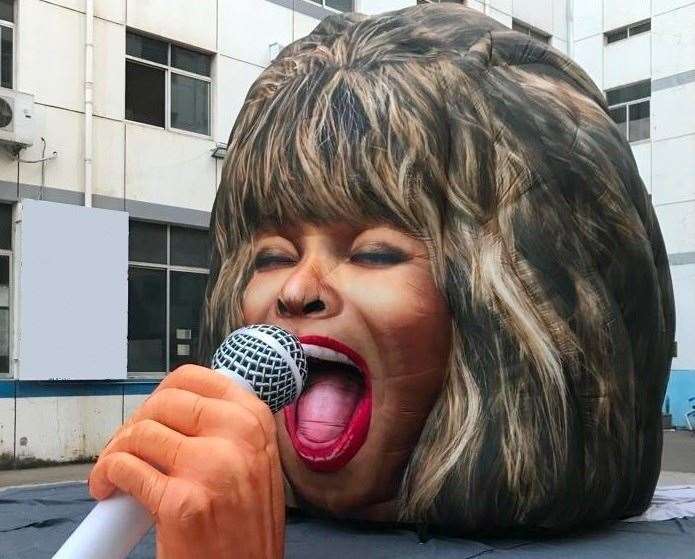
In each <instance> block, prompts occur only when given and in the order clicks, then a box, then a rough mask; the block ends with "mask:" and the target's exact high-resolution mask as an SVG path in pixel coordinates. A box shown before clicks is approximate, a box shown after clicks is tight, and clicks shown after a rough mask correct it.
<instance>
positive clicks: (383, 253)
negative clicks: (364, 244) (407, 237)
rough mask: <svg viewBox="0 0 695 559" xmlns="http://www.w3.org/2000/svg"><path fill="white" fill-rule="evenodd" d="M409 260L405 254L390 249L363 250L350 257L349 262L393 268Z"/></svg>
mask: <svg viewBox="0 0 695 559" xmlns="http://www.w3.org/2000/svg"><path fill="white" fill-rule="evenodd" d="M409 259H410V258H409V256H408V255H407V254H405V253H404V252H402V251H401V250H398V249H396V248H391V247H383V248H373V249H368V250H363V251H360V252H357V253H355V254H353V255H352V256H351V257H350V261H351V262H353V263H355V264H363V265H367V266H395V265H396V264H401V263H403V262H406V261H407V260H409Z"/></svg>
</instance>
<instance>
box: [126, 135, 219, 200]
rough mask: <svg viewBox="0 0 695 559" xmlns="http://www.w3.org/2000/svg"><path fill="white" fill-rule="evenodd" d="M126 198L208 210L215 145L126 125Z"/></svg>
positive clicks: (204, 140)
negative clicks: (212, 155)
mask: <svg viewBox="0 0 695 559" xmlns="http://www.w3.org/2000/svg"><path fill="white" fill-rule="evenodd" d="M125 133H126V155H125V157H126V188H127V190H126V195H127V197H128V199H131V200H139V201H142V202H153V203H156V204H165V205H168V206H178V207H182V208H192V209H196V210H203V211H210V210H211V208H212V203H213V201H214V198H215V192H216V185H215V162H214V160H213V158H212V157H211V154H212V150H213V149H214V147H215V143H214V142H213V141H212V140H206V139H202V138H197V137H195V136H190V135H188V134H180V133H175V132H167V131H166V130H163V129H161V128H156V127H154V126H148V125H146V124H139V123H131V122H128V123H127V124H126V131H125Z"/></svg>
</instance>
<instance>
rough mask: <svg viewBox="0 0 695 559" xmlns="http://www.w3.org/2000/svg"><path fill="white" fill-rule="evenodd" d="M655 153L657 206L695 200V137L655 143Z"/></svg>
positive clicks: (694, 289) (654, 194) (654, 171)
mask: <svg viewBox="0 0 695 559" xmlns="http://www.w3.org/2000/svg"><path fill="white" fill-rule="evenodd" d="M652 149H653V153H654V170H653V176H654V192H653V194H652V197H653V198H652V199H653V202H654V204H671V203H673V202H684V201H686V200H692V199H693V198H695V134H691V135H689V136H680V137H677V138H668V139H665V140H660V141H656V142H654V144H653V147H652ZM693 292H694V293H695V285H694V286H693Z"/></svg>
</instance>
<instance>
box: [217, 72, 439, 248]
mask: <svg viewBox="0 0 695 559" xmlns="http://www.w3.org/2000/svg"><path fill="white" fill-rule="evenodd" d="M273 77H274V74H273V73H270V75H269V76H268V79H272V78H273ZM396 78H398V80H399V81H401V80H405V76H396ZM402 87H403V86H402V85H401V86H400V87H398V88H396V87H393V88H389V87H388V85H387V84H385V83H384V81H383V80H378V81H375V80H373V78H370V76H368V75H366V74H364V73H362V72H359V71H354V70H352V69H350V68H346V67H337V66H328V67H323V68H321V69H320V70H318V71H313V72H311V73H308V74H306V75H300V76H295V77H294V78H293V79H290V80H286V81H285V83H283V84H282V85H281V86H280V85H275V86H273V87H270V86H269V85H268V84H267V83H264V79H263V77H262V78H261V79H260V80H259V82H257V83H256V84H255V85H254V88H252V90H251V93H250V94H249V98H248V99H247V102H246V105H245V111H242V115H240V118H239V121H238V122H237V126H236V127H235V130H234V131H233V132H232V141H231V142H230V154H229V156H228V159H227V161H226V162H225V170H224V178H223V182H226V183H227V184H229V185H230V187H231V188H229V200H228V203H229V205H230V207H229V210H230V211H229V212H227V215H233V216H235V221H236V224H237V227H238V229H237V230H238V231H239V232H240V234H241V236H242V237H243V238H249V237H251V236H252V235H253V234H254V232H255V231H257V230H259V229H262V228H264V227H269V226H270V227H272V226H278V225H282V224H285V223H294V222H298V221H308V222H315V223H325V222H332V221H336V220H342V221H347V222H351V223H364V222H367V223H371V222H388V223H391V224H393V225H395V226H397V227H400V228H402V229H404V230H407V231H409V232H410V233H413V234H416V235H418V236H429V234H428V233H427V232H426V231H425V229H426V228H427V225H431V215H432V214H430V216H429V217H428V216H426V215H424V214H425V213H427V212H425V211H424V209H425V208H428V207H431V206H432V203H433V200H431V199H432V198H433V196H432V194H433V192H436V191H441V190H442V188H441V187H435V186H434V185H435V184H436V182H437V179H436V178H435V177H434V176H433V174H432V172H431V170H432V168H434V167H435V166H436V160H437V157H435V154H433V153H432V146H435V145H438V142H437V141H434V140H433V139H431V138H426V137H424V136H423V133H422V128H420V127H418V126H417V124H416V123H418V122H420V123H421V122H422V121H423V119H425V120H426V119H427V118H428V117H426V116H423V115H420V114H414V113H416V112H418V109H419V107H420V106H422V105H424V104H425V103H428V104H429V105H430V106H432V105H434V103H435V99H433V97H432V95H431V94H430V95H429V96H428V97H427V98H425V97H424V96H423V99H422V102H421V103H419V104H417V103H416V104H414V106H413V105H412V104H411V106H410V107H409V108H408V109H407V110H404V109H403V108H399V106H398V105H400V106H401V107H402V106H403V103H402V100H397V99H393V98H392V92H393V91H394V90H395V91H399V90H401V89H402ZM268 89H270V90H272V91H273V95H272V96H269V97H265V98H262V97H258V92H259V91H262V92H267V91H268ZM260 105H262V108H261V107H260ZM430 110H431V109H430ZM404 128H405V129H407V130H404ZM428 129H430V130H431V128H428ZM259 154H260V155H259ZM435 198H436V196H435ZM435 203H436V204H438V205H441V203H442V202H441V201H439V202H435ZM433 213H434V214H439V212H433ZM239 225H241V227H239ZM239 240H241V239H239Z"/></svg>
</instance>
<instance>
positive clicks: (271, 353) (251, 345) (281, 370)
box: [212, 324, 307, 413]
mask: <svg viewBox="0 0 695 559" xmlns="http://www.w3.org/2000/svg"><path fill="white" fill-rule="evenodd" d="M212 368H213V369H222V370H224V371H231V372H233V373H236V374H237V375H239V376H240V377H242V378H243V379H244V380H246V382H248V383H249V385H251V388H253V390H254V392H255V393H256V394H257V395H258V397H259V398H260V399H261V400H263V401H264V402H265V403H266V404H268V406H269V407H270V410H271V411H272V412H273V413H275V412H276V411H278V410H280V409H281V408H283V407H284V406H286V405H288V404H291V403H292V402H294V401H295V400H296V399H297V398H298V397H299V394H300V393H301V391H302V388H303V387H304V383H305V382H306V377H307V366H306V356H305V355H304V350H303V349H302V345H301V343H300V342H299V339H297V337H296V336H294V335H293V334H290V333H289V332H287V331H286V330H283V329H282V328H280V327H278V326H273V325H271V324H254V325H252V326H245V327H243V328H239V329H238V330H235V331H234V332H232V333H231V334H229V336H227V337H226V338H225V339H224V341H223V342H222V343H221V344H220V347H218V348H217V351H215V354H214V355H213V356H212Z"/></svg>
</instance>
